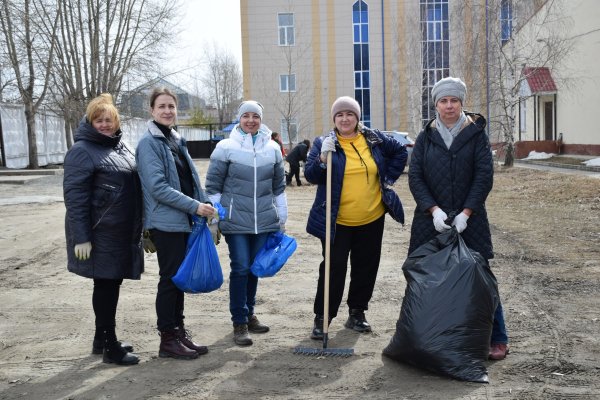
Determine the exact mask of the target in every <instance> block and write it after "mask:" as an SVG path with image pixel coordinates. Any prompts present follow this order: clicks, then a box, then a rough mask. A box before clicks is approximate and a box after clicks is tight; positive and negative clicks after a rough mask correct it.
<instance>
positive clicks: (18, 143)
mask: <svg viewBox="0 0 600 400" xmlns="http://www.w3.org/2000/svg"><path fill="white" fill-rule="evenodd" d="M121 118H122V121H121V130H122V131H123V140H124V141H125V142H126V143H127V144H128V145H130V146H131V147H132V148H134V149H135V147H136V146H137V143H138V141H139V140H140V138H141V137H142V135H143V134H144V132H146V130H147V121H146V120H144V119H141V118H127V117H123V116H122V117H121ZM221 129H222V127H221V126H220V125H218V124H206V125H202V126H181V127H178V128H177V131H178V132H179V133H180V134H181V135H182V136H183V137H184V138H185V139H186V140H187V141H188V142H189V145H190V147H194V148H200V149H201V150H199V151H197V154H199V156H197V157H198V158H200V157H205V156H206V154H208V155H210V152H212V149H214V144H215V143H216V141H215V139H218V138H222V137H223V133H222V131H221ZM36 135H37V137H36V140H37V148H38V163H39V165H40V166H41V167H43V166H47V165H52V164H62V163H63V161H64V158H65V154H66V153H67V140H66V133H65V121H64V119H63V118H62V117H59V116H57V115H56V114H54V113H53V112H52V111H51V110H42V111H40V112H39V113H38V114H37V115H36ZM225 136H226V135H225ZM0 146H1V157H0V165H2V166H5V167H8V168H15V169H19V168H26V167H27V166H28V165H29V140H28V138H27V122H26V120H25V107H24V106H23V105H20V104H6V103H0ZM192 157H194V154H192Z"/></svg>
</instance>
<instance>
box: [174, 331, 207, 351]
mask: <svg viewBox="0 0 600 400" xmlns="http://www.w3.org/2000/svg"><path fill="white" fill-rule="evenodd" d="M175 333H176V334H177V337H178V338H179V341H180V342H181V344H183V345H184V346H185V347H187V348H188V349H192V350H195V351H196V353H198V355H199V356H201V355H203V354H206V353H208V347H206V346H201V345H199V344H197V343H194V341H193V340H192V335H191V334H190V332H189V331H187V330H186V329H185V327H184V326H183V325H180V326H178V327H177V328H175Z"/></svg>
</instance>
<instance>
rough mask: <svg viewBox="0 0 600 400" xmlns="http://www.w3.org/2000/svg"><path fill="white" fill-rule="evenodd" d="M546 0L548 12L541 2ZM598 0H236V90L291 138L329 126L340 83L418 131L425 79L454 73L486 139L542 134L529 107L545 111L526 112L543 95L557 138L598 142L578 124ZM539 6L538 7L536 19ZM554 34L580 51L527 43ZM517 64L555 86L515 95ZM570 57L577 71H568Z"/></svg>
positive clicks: (396, 125) (379, 122)
mask: <svg viewBox="0 0 600 400" xmlns="http://www.w3.org/2000/svg"><path fill="white" fill-rule="evenodd" d="M549 5H551V7H552V10H551V12H549V13H544V9H545V8H548V7H549ZM594 5H595V1H594V0H573V1H569V2H567V1H564V0H554V1H544V0H522V1H518V2H517V1H508V0H487V1H486V0H465V1H452V0H414V1H394V0H377V1H360V0H359V1H353V0H349V1H345V0H344V1H342V0H337V1H319V0H295V1H291V0H288V1H286V0H283V1H281V0H279V1H276V0H261V1H259V0H241V1H240V6H241V7H240V9H241V31H242V49H243V54H242V59H243V78H244V92H243V97H244V99H255V100H257V101H259V102H261V103H262V104H263V105H264V106H265V113H264V121H263V122H264V123H266V124H267V125H268V126H269V127H270V128H271V129H272V130H274V131H278V132H281V133H282V135H283V137H284V139H285V141H286V142H288V143H289V142H290V141H291V142H292V143H297V142H299V141H301V140H303V139H312V138H313V137H315V136H318V135H321V134H324V133H326V132H328V131H329V130H331V128H332V127H333V121H332V118H331V115H330V107H331V104H332V103H333V101H334V100H335V99H336V98H337V97H339V96H345V95H348V96H352V97H355V98H356V99H357V100H358V101H359V103H360V104H361V106H362V109H363V116H362V119H363V121H364V122H365V123H366V124H367V125H369V126H371V127H374V128H378V129H380V130H398V131H405V132H409V134H410V135H411V136H413V137H414V136H416V135H417V134H418V132H419V131H420V130H421V129H422V126H423V124H424V123H426V122H427V121H428V120H430V119H431V118H433V117H434V116H435V110H434V106H433V104H432V102H431V99H430V91H431V87H432V86H433V84H434V83H435V82H436V81H437V80H438V79H440V78H442V77H445V76H449V75H451V76H458V77H460V78H462V79H463V80H464V81H465V82H466V84H467V87H468V94H467V99H466V101H465V108H466V109H468V110H470V111H474V112H479V113H481V114H482V115H484V116H485V117H486V118H487V119H488V121H489V124H488V125H489V127H488V132H489V134H490V138H491V140H492V142H504V141H506V140H507V135H508V136H509V135H510V134H512V136H513V140H514V141H518V140H544V139H545V138H546V136H540V135H539V132H538V133H534V124H533V119H534V118H537V119H539V118H546V120H549V119H548V117H545V116H543V115H542V114H540V112H539V110H538V111H536V115H535V116H534V115H533V114H534V112H533V108H534V106H533V104H530V103H532V102H534V101H542V102H547V101H548V98H551V99H556V100H553V101H554V102H555V106H553V107H555V108H554V111H552V112H553V113H554V114H553V116H552V118H553V120H554V121H555V122H554V126H553V132H555V133H553V135H554V137H553V139H554V140H555V139H556V138H557V136H558V134H559V133H560V132H563V140H565V142H568V141H569V140H573V142H572V143H581V144H598V143H600V139H599V137H600V135H598V134H596V135H592V134H590V133H589V132H587V133H585V132H584V131H583V129H581V128H580V127H579V124H580V122H579V121H580V120H581V119H580V117H579V116H580V115H581V113H579V116H576V115H577V114H576V113H575V112H574V109H575V108H579V109H580V110H584V109H586V110H587V109H588V108H589V107H590V106H589V105H588V104H589V103H590V101H589V100H588V99H591V98H593V97H591V96H592V95H593V93H598V90H597V85H598V83H597V82H599V81H598V79H597V75H598V71H599V70H600V69H598V68H594V67H595V66H597V65H598V63H597V61H596V60H597V58H598V57H599V56H600V52H599V51H598V43H599V39H598V28H597V26H598V24H599V22H598V21H600V18H598V17H599V15H598V13H599V11H598V10H597V9H598V7H594ZM541 15H544V16H545V18H546V19H545V20H544V21H541V22H542V24H541V25H540V16H541ZM557 15H558V16H560V18H558V19H559V20H560V21H561V24H560V26H556V27H554V28H550V32H551V33H554V35H548V34H546V33H544V31H542V30H540V29H537V28H538V27H540V26H544V25H545V24H546V22H548V21H549V19H550V17H556V16H557ZM536 18H537V19H536ZM542 19H543V18H542ZM555 19H556V18H555ZM569 21H570V22H569ZM546 25H547V24H546ZM552 29H554V31H552ZM544 35H546V36H544ZM555 36H556V37H559V38H562V40H563V41H562V42H560V41H559V42H560V43H562V44H564V43H565V41H564V40H565V39H566V38H568V37H574V38H572V40H571V42H570V43H571V48H573V49H576V50H575V51H574V53H573V54H576V53H579V55H578V58H564V57H563V59H562V60H559V59H560V57H558V56H556V54H554V53H561V48H558V49H554V50H553V51H549V52H548V53H552V54H549V55H552V56H553V57H549V56H548V57H546V59H544V57H538V54H537V53H535V52H534V51H535V50H534V49H536V48H539V47H540V46H541V47H542V48H543V45H544V43H547V42H544V40H548V38H550V37H555ZM574 43H577V44H576V45H575V44H574ZM548 47H549V45H548ZM590 50H592V51H590ZM584 55H585V56H586V57H587V59H586V60H585V61H583V58H585V57H584ZM506 59H508V60H509V61H508V62H507V61H506ZM559 61H560V62H559ZM569 63H570V64H569ZM524 67H546V68H548V69H549V70H550V72H551V75H552V76H553V77H554V79H555V83H556V86H557V90H556V92H555V93H539V96H537V97H536V96H535V94H530V95H528V96H524V97H522V94H523V93H524V92H523V90H524V89H523V87H524V86H526V83H527V82H526V81H527V79H526V77H522V76H521V77H515V74H517V75H518V74H519V73H520V72H521V71H522V69H523V68H524ZM559 68H562V69H561V70H560V72H559ZM573 69H577V70H578V71H579V72H578V73H577V74H575V75H570V72H571V71H572V70H573ZM523 82H525V83H523ZM571 88H574V89H571ZM584 88H589V90H584ZM582 90H583V92H582ZM577 93H580V94H582V93H585V95H584V96H581V95H580V96H578V95H577ZM540 96H550V97H544V98H543V99H542V98H541V97H540ZM588 96H590V97H588ZM574 97H576V99H575V101H573V99H574ZM536 99H537V100H536ZM570 101H571V103H569V102H570ZM521 106H522V107H521ZM541 108H542V109H544V110H550V108H551V107H549V106H548V105H542V106H541ZM523 109H524V110H523ZM521 119H523V122H521ZM576 119H577V121H575V120H576ZM536 126H537V129H538V130H539V129H541V128H540V125H539V123H538V125H536ZM520 128H523V129H521V130H520ZM519 135H520V136H519Z"/></svg>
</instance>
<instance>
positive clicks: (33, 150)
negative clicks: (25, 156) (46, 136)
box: [25, 104, 39, 169]
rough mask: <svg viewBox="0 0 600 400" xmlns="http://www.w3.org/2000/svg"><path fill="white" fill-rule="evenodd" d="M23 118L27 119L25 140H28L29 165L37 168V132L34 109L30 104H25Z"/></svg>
mask: <svg viewBox="0 0 600 400" xmlns="http://www.w3.org/2000/svg"><path fill="white" fill-rule="evenodd" d="M25 119H26V120H27V140H28V141H29V167H28V168H30V169H38V168H39V164H38V149H37V134H36V130H35V110H34V109H33V105H32V104H25Z"/></svg>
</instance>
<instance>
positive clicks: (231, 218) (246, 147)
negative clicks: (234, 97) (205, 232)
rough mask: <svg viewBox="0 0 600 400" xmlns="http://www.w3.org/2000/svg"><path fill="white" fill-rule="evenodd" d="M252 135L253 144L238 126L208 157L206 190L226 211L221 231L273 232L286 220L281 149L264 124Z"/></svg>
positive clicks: (220, 222)
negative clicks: (254, 135)
mask: <svg viewBox="0 0 600 400" xmlns="http://www.w3.org/2000/svg"><path fill="white" fill-rule="evenodd" d="M256 135H257V137H256V141H255V142H254V143H253V142H252V135H250V134H247V133H244V132H243V131H241V130H240V129H239V125H238V126H236V127H235V128H234V129H233V130H232V131H231V134H230V135H229V138H228V139H224V140H221V141H220V142H219V143H218V144H217V147H216V148H215V150H214V151H213V153H212V154H211V156H210V165H209V166H208V172H207V174H206V192H207V193H208V196H209V198H210V200H211V201H212V202H213V203H216V202H219V203H221V205H222V206H223V208H224V209H225V211H226V216H225V218H224V219H222V220H221V221H219V229H220V230H221V232H223V234H232V233H236V234H258V233H264V232H275V231H278V230H279V229H280V225H282V224H285V222H286V220H287V199H286V196H285V171H284V167H283V158H282V155H281V150H280V149H279V146H278V145H277V143H276V142H274V141H273V140H271V132H270V131H269V130H268V128H266V127H265V126H264V125H263V126H262V127H261V129H260V130H259V131H258V133H257V134H256Z"/></svg>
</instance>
